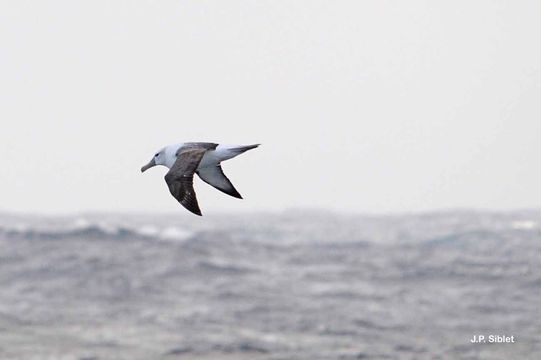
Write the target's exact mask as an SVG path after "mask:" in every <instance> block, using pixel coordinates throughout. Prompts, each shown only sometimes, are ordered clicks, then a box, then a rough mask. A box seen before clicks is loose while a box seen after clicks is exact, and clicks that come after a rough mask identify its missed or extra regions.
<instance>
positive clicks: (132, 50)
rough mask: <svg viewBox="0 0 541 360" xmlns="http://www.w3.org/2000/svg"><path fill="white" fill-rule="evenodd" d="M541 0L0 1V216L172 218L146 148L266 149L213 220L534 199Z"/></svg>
mask: <svg viewBox="0 0 541 360" xmlns="http://www.w3.org/2000/svg"><path fill="white" fill-rule="evenodd" d="M539 14H541V2H539V1H445V2H444V1H380V0H378V1H314V0H310V1H227V2H226V1H165V0H160V1H95V0H93V1H86V2H80V1H77V2H75V1H46V2H45V1H1V2H0V46H1V47H0V51H1V53H0V119H1V122H2V127H1V131H0V153H1V154H2V176H1V178H2V183H1V184H2V186H1V187H0V199H2V200H1V203H0V210H16V211H34V212H54V213H56V212H67V211H73V210H75V211H87V210H132V211H154V210H161V211H171V210H176V209H178V211H179V212H182V213H184V210H183V209H180V205H178V204H177V203H176V201H175V200H174V199H173V198H172V197H171V196H170V195H169V193H168V190H167V187H166V185H165V182H164V181H163V175H164V173H165V168H156V169H152V170H151V171H149V172H147V173H145V174H144V175H141V174H140V172H139V169H140V167H141V165H143V164H144V163H146V162H147V161H148V160H149V158H150V157H151V156H152V154H153V153H154V152H155V150H157V149H159V148H160V147H162V146H163V145H166V144H169V143H175V142H180V141H189V140H198V141H215V142H225V143H241V144H243V143H246V144H250V143H262V144H263V146H262V147H261V148H259V149H257V150H253V151H251V152H249V153H246V154H244V155H242V156H240V157H238V158H236V159H234V160H231V161H229V162H227V163H224V169H225V172H226V174H228V175H229V177H230V179H231V180H232V181H233V183H234V184H235V185H236V187H237V188H238V189H239V191H240V192H241V194H243V195H244V197H245V200H243V201H238V200H236V199H233V198H229V197H227V196H226V195H223V194H221V193H219V192H217V191H216V190H214V189H212V188H210V187H209V186H207V185H206V184H203V183H202V182H200V181H198V182H197V183H196V185H195V186H196V191H197V192H198V196H199V201H200V204H201V208H202V210H203V212H204V213H212V212H217V211H222V210H238V211H249V210H257V209H263V210H277V209H282V208H286V207H325V208H332V209H343V210H347V211H349V210H351V211H362V212H371V213H374V212H391V211H393V212H394V211H421V210H428V209H439V208H449V207H476V208H489V209H509V208H517V207H539V206H540V205H541V203H540V202H541V200H540V199H541V186H540V185H539V184H541V141H540V135H541V102H540V99H541V42H540V41H539V34H541V22H540V21H539Z"/></svg>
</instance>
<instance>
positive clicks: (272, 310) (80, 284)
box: [0, 210, 541, 360]
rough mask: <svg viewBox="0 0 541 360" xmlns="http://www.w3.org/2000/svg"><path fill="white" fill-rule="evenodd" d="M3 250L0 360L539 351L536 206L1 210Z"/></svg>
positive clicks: (521, 355) (503, 355)
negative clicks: (365, 211)
mask: <svg viewBox="0 0 541 360" xmlns="http://www.w3.org/2000/svg"><path fill="white" fill-rule="evenodd" d="M0 249H1V250H0V359H77V360H103V359H115V360H116V359H129V360H134V359H255V360H257V359H276V360H278V359H311V360H317V359H344V360H346V359H539V358H541V211H515V212H484V211H466V210H464V211H442V212H434V213H423V214H412V215H386V216H369V215H356V214H338V213H331V212H324V211H311V210H291V211H284V212H281V213H257V214H234V215H215V216H205V217H203V218H196V217H193V216H189V214H184V213H182V214H161V215H155V214H148V215H144V214H86V215H74V216H56V217H55V216H37V215H16V214H8V213H4V214H0ZM474 335H475V336H478V335H483V336H486V339H488V337H489V335H499V336H509V337H511V336H513V340H514V342H508V343H491V342H489V341H486V342H481V343H471V341H470V339H472V338H473V336H474ZM486 339H485V340H486Z"/></svg>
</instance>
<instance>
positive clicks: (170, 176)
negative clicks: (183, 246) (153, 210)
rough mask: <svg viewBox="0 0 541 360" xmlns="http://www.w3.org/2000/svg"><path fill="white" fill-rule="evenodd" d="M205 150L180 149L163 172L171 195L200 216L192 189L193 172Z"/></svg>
mask: <svg viewBox="0 0 541 360" xmlns="http://www.w3.org/2000/svg"><path fill="white" fill-rule="evenodd" d="M206 151H207V150H206V149H201V148H197V149H193V148H192V149H186V150H183V151H181V152H180V153H179V154H178V156H177V161H176V162H175V163H174V164H173V166H172V167H171V169H170V170H169V172H168V173H167V174H165V182H166V183H167V186H168V187H169V191H170V192H171V195H173V197H174V198H175V199H177V200H178V202H179V203H181V204H182V206H184V207H185V208H186V209H188V210H189V211H191V212H193V213H194V214H196V215H199V216H201V210H200V209H199V204H198V203H197V198H196V197H195V191H194V189H193V174H194V172H195V170H196V169H197V166H199V163H200V162H201V158H202V157H203V155H204V154H205V152H206Z"/></svg>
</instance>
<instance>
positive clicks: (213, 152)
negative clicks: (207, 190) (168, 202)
mask: <svg viewBox="0 0 541 360" xmlns="http://www.w3.org/2000/svg"><path fill="white" fill-rule="evenodd" d="M259 145H260V144H255V145H221V144H215V143H209V142H187V143H181V144H175V145H169V146H166V147H164V148H163V149H161V150H160V151H158V152H157V153H156V154H155V155H154V156H153V157H152V159H151V160H150V161H149V163H148V164H146V165H145V166H143V167H142V168H141V172H145V171H146V170H148V169H150V168H151V167H154V166H156V165H163V166H166V167H167V168H169V171H168V172H167V174H165V182H166V183H167V186H168V187H169V192H171V195H173V197H174V198H175V199H177V200H178V202H179V203H180V204H181V205H182V206H184V207H185V208H186V209H187V210H188V211H191V212H192V213H194V214H196V215H199V216H201V215H202V214H201V210H200V209H199V204H198V203H197V198H196V196H195V191H194V189H193V176H194V174H197V175H198V176H199V177H200V178H201V180H203V181H204V182H206V183H207V184H209V185H211V186H213V187H215V188H216V189H218V190H220V191H221V192H224V193H226V194H227V195H230V196H233V197H235V198H238V199H242V196H241V195H240V194H239V192H238V191H237V189H235V187H234V186H233V184H231V181H229V179H228V178H227V176H225V174H224V172H223V170H222V166H221V165H220V163H221V162H222V161H225V160H229V159H232V158H234V157H235V156H237V155H240V154H242V153H244V152H246V151H248V150H251V149H255V148H256V147H258V146H259Z"/></svg>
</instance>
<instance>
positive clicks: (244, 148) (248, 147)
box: [229, 144, 261, 155]
mask: <svg viewBox="0 0 541 360" xmlns="http://www.w3.org/2000/svg"><path fill="white" fill-rule="evenodd" d="M259 145H261V144H254V145H243V146H237V147H234V148H231V149H229V150H230V151H232V152H235V153H237V155H239V154H242V153H243V152H245V151H248V150H252V149H255V148H256V147H258V146H259Z"/></svg>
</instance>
